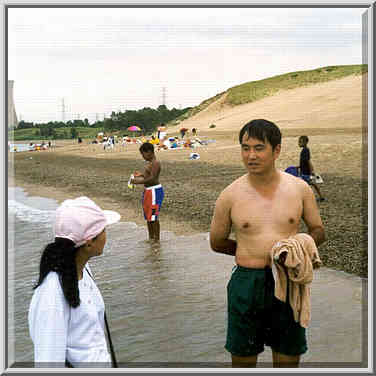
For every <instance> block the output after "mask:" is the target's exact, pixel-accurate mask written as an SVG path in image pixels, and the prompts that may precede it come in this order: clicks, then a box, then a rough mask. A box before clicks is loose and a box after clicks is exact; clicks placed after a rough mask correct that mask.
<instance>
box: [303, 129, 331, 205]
mask: <svg viewBox="0 0 376 376" xmlns="http://www.w3.org/2000/svg"><path fill="white" fill-rule="evenodd" d="M308 141H309V139H308V137H307V136H300V137H299V141H298V142H299V146H300V147H301V148H302V151H301V152H300V161H299V166H297V168H298V172H299V176H300V177H301V178H302V179H303V180H305V181H306V182H307V183H308V184H309V185H312V186H313V188H315V190H316V192H317V194H318V195H319V197H318V200H319V201H325V198H324V197H323V196H322V194H321V191H320V188H319V187H318V186H317V184H316V183H315V182H314V181H312V179H311V176H312V175H314V170H313V165H312V162H311V152H310V150H309V148H308V147H307V144H308Z"/></svg>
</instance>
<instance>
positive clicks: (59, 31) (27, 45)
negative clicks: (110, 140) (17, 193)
mask: <svg viewBox="0 0 376 376" xmlns="http://www.w3.org/2000/svg"><path fill="white" fill-rule="evenodd" d="M365 11H366V9H365V8H363V9H362V8H350V9H345V8H343V9H341V8H327V9H318V8H306V9H304V8H302V9H292V8H270V7H269V8H267V9H266V8H262V9H260V8H241V9H239V8H200V9H197V8H196V9H189V8H185V9H184V8H168V9H163V8H117V9H114V8H84V9H82V8H81V9H80V8H70V9H65V8H49V9H48V8H44V9H37V8H31V9H30V8H27V9H25V8H24V9H22V8H21V9H18V8H10V9H8V25H9V26H8V46H9V49H8V56H7V57H8V79H10V80H14V81H15V84H14V99H15V106H16V112H17V115H18V118H19V120H20V118H21V119H22V120H25V121H34V122H37V121H43V122H44V121H49V120H52V121H55V120H62V116H63V111H62V109H63V106H62V101H63V99H64V104H65V105H64V108H65V119H66V120H69V119H78V118H80V119H84V118H88V119H89V120H90V121H91V122H92V121H95V120H96V119H99V120H101V119H103V116H104V114H106V116H107V115H109V114H110V113H111V111H116V112H117V111H124V110H136V109H140V108H143V107H153V108H156V107H158V106H159V105H160V104H162V103H163V100H164V98H165V104H166V105H167V107H168V108H170V109H171V108H172V107H176V108H184V107H187V106H196V105H198V104H199V103H200V102H201V101H203V100H205V99H207V98H209V97H211V96H214V95H216V94H218V93H220V92H222V91H224V90H226V89H228V88H230V87H232V86H235V85H238V84H241V83H244V82H248V81H253V80H259V79H263V78H266V77H271V76H274V75H277V74H283V73H287V72H291V71H297V70H307V69H315V68H318V67H322V66H327V65H344V64H362V14H364V13H365ZM163 88H165V97H164V96H163V90H164V89H163Z"/></svg>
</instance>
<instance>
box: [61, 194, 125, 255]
mask: <svg viewBox="0 0 376 376" xmlns="http://www.w3.org/2000/svg"><path fill="white" fill-rule="evenodd" d="M120 218H121V216H120V214H119V213H117V212H115V211H112V210H102V209H101V208H100V207H99V206H98V205H97V204H96V203H95V202H94V201H92V200H90V198H88V197H85V196H82V197H78V198H75V199H73V200H65V201H63V202H62V204H61V205H60V206H59V207H58V208H57V209H56V216H55V224H54V233H55V238H65V239H70V240H72V241H73V242H74V244H75V246H76V248H77V247H80V246H81V245H83V244H85V243H86V242H87V241H88V240H89V239H93V238H95V237H96V236H97V235H99V234H100V233H101V232H102V231H103V229H104V228H105V227H106V226H108V225H111V224H113V223H116V222H118V221H119V220H120Z"/></svg>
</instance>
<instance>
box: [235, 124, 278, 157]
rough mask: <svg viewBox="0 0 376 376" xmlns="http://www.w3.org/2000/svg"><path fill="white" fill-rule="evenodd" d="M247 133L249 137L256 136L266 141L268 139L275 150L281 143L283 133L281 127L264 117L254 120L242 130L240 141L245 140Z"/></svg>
mask: <svg viewBox="0 0 376 376" xmlns="http://www.w3.org/2000/svg"><path fill="white" fill-rule="evenodd" d="M245 133H247V135H248V138H251V137H252V138H256V139H257V140H260V141H263V142H265V140H267V141H268V142H269V143H270V145H272V149H273V150H274V149H275V147H276V146H277V145H279V144H280V143H281V139H282V135H281V131H280V130H279V128H278V127H277V126H276V125H275V124H274V123H272V122H271V121H268V120H264V119H256V120H252V121H250V122H249V123H247V124H246V125H244V127H243V128H242V129H241V130H240V133H239V143H240V144H241V143H242V141H243V136H244V134H245Z"/></svg>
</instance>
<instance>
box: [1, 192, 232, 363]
mask: <svg viewBox="0 0 376 376" xmlns="http://www.w3.org/2000/svg"><path fill="white" fill-rule="evenodd" d="M56 207H57V203H56V202H55V201H54V200H49V199H45V198H38V197H29V196H27V194H25V192H24V191H23V190H22V189H20V188H15V189H13V188H12V189H11V188H10V189H9V203H8V220H9V230H8V233H9V238H8V246H9V251H8V255H9V256H8V272H9V278H8V279H9V286H8V290H9V293H8V297H9V300H8V303H9V318H10V320H9V325H8V330H9V335H8V340H9V343H8V344H9V348H10V350H9V356H10V359H13V360H12V361H11V363H13V362H17V363H18V362H26V363H28V362H32V361H33V347H32V342H31V339H30V337H29V333H28V325H27V311H28V306H29V303H30V299H31V296H32V286H33V284H34V283H35V282H36V279H37V278H38V267H39V259H40V254H41V251H42V248H43V246H44V245H45V244H47V243H48V242H49V241H51V240H52V236H53V235H52V220H53V214H54V209H55V208H56ZM140 215H141V213H140ZM122 220H123V222H119V223H117V224H115V225H113V226H112V227H110V228H109V229H108V231H107V234H108V236H107V239H108V240H107V244H106V246H105V249H104V254H103V256H101V257H98V258H96V259H92V261H90V265H91V268H92V271H93V273H94V276H95V278H96V281H97V284H98V286H99V288H100V290H101V292H102V295H103V298H104V301H105V304H106V311H107V315H108V320H109V325H110V328H111V333H112V341H113V344H114V347H115V350H116V355H117V358H118V362H119V363H121V365H122V366H123V367H142V366H144V367H158V366H166V364H165V362H168V363H169V366H173V365H174V363H179V364H180V365H179V366H193V367H195V364H198V363H200V362H202V363H204V364H201V365H204V366H205V364H209V363H213V362H216V363H218V362H219V363H223V362H228V361H229V360H230V357H229V355H228V354H227V353H226V352H225V350H224V348H223V346H224V341H225V323H226V296H225V291H226V285H227V281H228V279H229V276H230V274H231V269H232V267H233V265H234V259H233V258H232V257H229V256H225V255H219V254H215V253H213V252H211V251H210V250H209V243H208V234H196V235H192V236H175V235H174V234H173V233H170V232H162V233H161V243H160V245H159V246H155V245H154V246H153V245H151V244H150V243H149V242H148V241H147V240H146V239H147V230H146V228H145V227H139V226H137V225H136V224H134V223H131V222H125V221H124V220H126V219H122ZM161 222H162V226H163V218H161ZM222 366H225V365H222Z"/></svg>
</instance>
